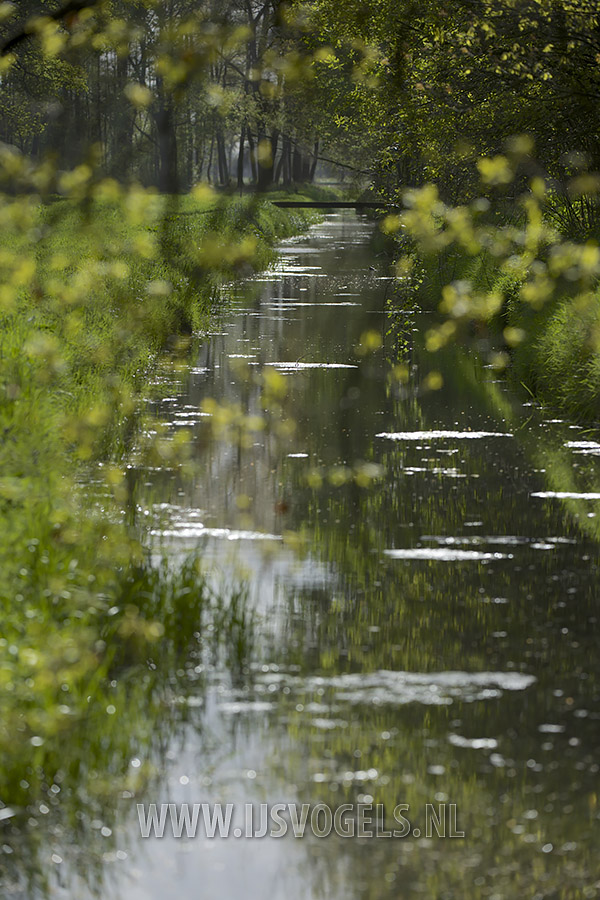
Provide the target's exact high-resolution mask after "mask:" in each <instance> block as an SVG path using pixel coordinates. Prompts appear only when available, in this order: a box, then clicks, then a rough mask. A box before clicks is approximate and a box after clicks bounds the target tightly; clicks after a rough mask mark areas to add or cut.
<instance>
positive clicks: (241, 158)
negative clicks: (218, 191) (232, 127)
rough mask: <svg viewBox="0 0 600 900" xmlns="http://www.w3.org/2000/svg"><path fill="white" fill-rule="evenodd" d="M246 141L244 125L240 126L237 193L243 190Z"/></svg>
mask: <svg viewBox="0 0 600 900" xmlns="http://www.w3.org/2000/svg"><path fill="white" fill-rule="evenodd" d="M245 140H246V123H245V122H244V124H243V125H242V130H241V132H240V149H239V153H238V158H237V186H238V190H239V191H243V190H244V141H245Z"/></svg>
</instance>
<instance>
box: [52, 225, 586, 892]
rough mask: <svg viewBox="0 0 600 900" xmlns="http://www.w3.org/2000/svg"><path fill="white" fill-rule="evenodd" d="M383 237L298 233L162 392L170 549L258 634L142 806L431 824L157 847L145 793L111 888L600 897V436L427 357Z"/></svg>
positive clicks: (468, 366)
mask: <svg viewBox="0 0 600 900" xmlns="http://www.w3.org/2000/svg"><path fill="white" fill-rule="evenodd" d="M371 232H372V225H370V224H369V223H368V222H366V221H364V220H358V219H356V218H355V217H354V216H351V215H344V216H341V215H332V216H329V217H328V218H327V219H326V220H325V222H324V223H322V224H320V225H318V226H315V227H313V228H312V230H311V231H310V233H309V234H308V236H306V237H302V238H300V239H296V240H293V241H290V242H286V243H285V244H283V245H282V247H281V256H280V261H279V263H278V265H277V266H276V267H275V268H274V269H273V271H271V272H268V273H267V274H263V275H261V276H260V277H258V278H256V279H254V280H252V281H250V282H247V283H245V284H243V285H241V286H240V285H238V286H235V287H233V288H231V295H232V299H231V306H230V308H228V309H227V311H226V313H225V314H224V317H223V319H222V321H220V322H216V323H215V325H214V326H213V332H214V333H213V335H212V336H211V338H210V340H209V341H208V342H205V343H203V344H202V345H201V348H200V350H199V351H198V354H197V359H196V360H195V361H194V365H193V368H192V370H191V373H190V372H185V371H184V372H181V371H180V372H176V373H174V374H171V375H168V376H167V375H165V377H164V379H163V381H162V382H161V385H160V392H162V399H160V400H159V401H157V402H156V404H155V406H156V410H157V414H158V416H159V418H162V419H163V420H165V421H167V422H170V423H171V426H170V430H169V433H170V435H171V437H172V438H175V437H176V435H177V433H178V432H179V431H180V430H181V427H182V426H184V425H185V426H186V427H187V428H188V429H189V437H186V438H185V442H184V443H186V445H187V446H188V448H189V450H190V466H189V472H188V474H187V475H181V474H176V473H175V472H173V471H172V470H164V471H161V470H160V469H157V470H152V471H149V472H145V473H143V476H142V478H141V480H140V488H139V496H138V503H139V507H140V511H141V512H142V513H143V512H146V513H147V515H146V519H147V520H148V523H149V525H148V528H149V531H151V532H152V536H151V539H152V540H153V542H154V544H155V545H156V547H157V551H158V550H159V549H160V548H162V549H163V550H166V551H167V552H168V553H169V555H170V557H171V559H172V560H173V565H177V564H178V560H180V559H181V558H182V556H183V555H184V554H185V553H187V552H188V551H195V550H198V549H201V551H202V555H203V558H204V560H205V562H206V565H207V566H208V567H209V568H210V569H211V571H213V572H215V573H220V574H215V576H214V577H215V581H217V582H218V581H219V579H221V580H222V581H228V582H232V581H235V580H236V579H238V578H243V579H244V580H245V582H246V583H247V585H248V591H249V597H250V600H251V603H252V605H253V607H254V608H255V609H256V611H257V619H256V623H255V634H254V653H253V656H252V659H251V661H250V662H249V665H248V669H247V671H246V672H244V673H242V674H241V676H240V677H239V678H238V679H231V678H230V677H225V675H217V676H216V677H213V678H212V680H211V686H210V687H209V689H208V692H207V693H203V694H202V695H201V696H200V694H198V695H196V694H195V692H194V685H193V684H190V685H189V688H188V690H187V691H186V694H185V697H183V698H179V701H178V702H181V703H184V704H185V705H186V706H187V707H189V723H188V725H186V726H185V727H184V728H183V730H182V731H181V730H180V731H179V732H178V737H177V740H174V739H173V740H167V739H165V740H166V743H165V746H164V747H163V751H164V752H163V753H162V755H161V756H160V757H159V758H155V759H153V764H154V765H156V767H157V768H156V773H155V775H156V777H155V780H154V782H153V783H154V787H153V788H152V789H151V790H149V791H148V795H147V796H145V797H143V798H141V799H143V800H144V802H146V803H150V802H155V803H162V802H173V803H180V802H187V803H190V804H192V803H212V802H220V803H223V804H225V803H234V804H235V805H236V806H235V810H236V812H235V815H234V819H235V822H234V823H233V824H241V822H240V821H239V820H238V816H242V810H243V807H244V804H248V803H254V804H257V805H258V804H261V803H265V804H274V803H285V804H287V803H298V804H303V803H305V804H311V805H312V804H316V803H324V804H326V805H328V806H329V807H330V808H331V809H332V810H333V811H335V809H337V808H339V807H340V805H341V804H343V803H348V804H352V805H353V807H352V810H351V811H350V813H349V815H350V817H351V816H353V815H357V814H358V813H357V806H356V805H357V804H366V805H370V804H374V805H376V804H382V805H383V808H384V810H385V815H386V821H387V823H388V825H390V822H391V827H394V823H393V821H392V820H393V811H394V808H395V807H396V805H397V804H402V803H404V804H409V805H410V811H409V812H406V813H405V815H406V816H407V817H408V818H409V819H410V821H411V825H412V830H413V833H411V834H410V835H408V836H406V837H403V838H400V837H361V838H359V837H339V836H337V835H331V836H329V837H326V838H324V837H323V838H319V837H317V836H315V835H311V834H307V835H305V837H304V838H302V839H295V838H294V837H293V836H292V835H291V834H289V833H288V834H287V835H286V836H285V837H283V838H274V837H268V836H266V837H263V838H255V839H246V838H244V837H242V838H235V837H233V836H230V837H229V838H227V839H224V838H223V839H220V838H214V839H210V838H207V837H206V836H205V834H204V833H202V829H200V830H201V833H200V834H199V835H198V836H196V837H195V838H194V839H190V840H185V839H180V840H177V839H174V838H173V837H172V836H166V837H164V838H162V839H157V838H155V837H154V838H149V839H147V840H143V839H142V838H141V837H140V830H139V825H138V818H137V813H136V811H135V808H134V805H135V802H136V801H137V800H139V799H140V798H128V797H127V796H126V797H125V798H124V799H122V800H120V801H119V803H120V809H121V812H120V825H118V826H117V828H116V832H115V833H116V839H115V847H119V846H121V847H122V848H126V852H125V850H123V852H122V853H121V854H120V857H119V856H115V855H114V854H113V855H109V856H107V858H106V860H105V864H106V867H107V868H108V869H110V873H109V880H110V884H111V887H110V890H108V889H106V888H105V889H104V890H103V891H101V893H103V894H104V896H111V897H112V896H119V895H122V896H123V897H127V898H128V900H138V898H140V900H141V898H162V897H166V896H168V897H175V896H177V897H180V898H185V900H192V898H205V897H206V898H212V897H226V898H229V897H231V898H233V897H246V898H248V900H254V898H256V900H258V898H261V900H262V898H264V897H269V898H273V900H275V898H284V897H285V898H294V900H295V898H298V900H300V898H303V900H306V898H321V897H322V898H331V900H338V898H344V900H346V898H357V900H358V898H360V900H366V898H377V900H384V898H390V900H391V898H396V897H412V896H415V897H418V896H424V897H428V898H429V897H431V898H432V897H436V898H479V897H489V898H492V900H499V898H513V897H531V898H546V897H565V898H567V897H569V898H571V897H572V898H575V897H595V896H598V895H599V894H600V880H599V879H600V865H599V864H598V861H597V860H598V849H597V848H598V825H599V822H598V818H599V810H598V801H597V791H598V783H599V778H598V773H599V764H600V757H599V750H600V707H599V703H598V700H599V684H598V675H599V672H600V662H599V657H598V640H597V635H598V630H597V627H598V626H597V617H598V609H597V606H598V599H597V578H598V544H597V540H596V536H597V525H596V522H597V519H596V512H597V511H598V510H599V507H600V504H599V503H598V500H597V499H594V498H593V497H589V496H585V495H586V494H587V495H589V494H590V493H595V490H597V488H596V489H595V487H594V486H595V485H598V484H600V478H598V470H597V462H598V459H597V457H598V454H600V447H599V446H598V445H595V442H594V440H593V437H590V436H589V435H586V434H582V432H581V430H579V429H576V428H574V427H572V426H569V424H568V423H561V422H549V421H547V419H546V418H545V417H544V415H543V413H542V412H541V411H540V410H537V409H535V408H534V407H533V406H531V405H530V404H525V405H523V402H522V399H521V400H517V399H515V398H514V397H512V396H511V395H510V393H509V392H508V391H507V389H506V387H505V386H504V385H503V384H501V383H499V382H498V380H497V376H496V375H495V374H494V371H493V370H491V369H486V368H485V367H483V366H482V364H481V363H480V362H478V361H477V358H476V357H475V355H474V354H471V355H470V354H469V353H467V352H466V351H465V352H463V351H461V352H458V351H451V352H449V353H448V354H446V355H444V356H443V357H441V358H439V359H438V358H437V357H436V358H435V359H433V360H432V359H429V358H427V356H426V354H425V352H424V351H423V349H422V344H423V332H424V331H425V330H426V328H427V316H426V315H425V314H424V313H420V312H418V311H417V310H416V300H415V298H414V297H411V296H410V294H407V295H406V296H404V297H398V295H397V292H396V290H395V288H394V284H393V283H392V280H391V278H390V276H389V272H388V271H387V269H386V266H385V264H384V262H382V261H381V260H380V259H377V258H376V257H375V255H374V254H373V251H372V250H371V249H370V246H369V240H370V236H371ZM392 301H393V304H392V306H390V303H391V302H392ZM368 335H370V337H368ZM378 340H379V341H380V342H381V343H382V346H381V347H380V348H377V343H378ZM361 341H362V346H361ZM369 342H370V345H371V346H372V347H373V348H374V349H373V350H372V352H368V353H363V352H362V351H363V350H364V349H365V345H366V344H369ZM276 363H278V364H282V363H285V364H286V365H274V364H276ZM290 364H293V365H290ZM324 364H326V365H324ZM398 365H400V366H403V367H405V368H403V369H402V370H401V371H400V370H397V372H398V374H399V376H401V377H399V378H395V377H392V378H390V373H391V372H392V370H393V369H394V367H396V366H398ZM431 370H435V372H436V373H438V372H439V373H441V376H442V380H443V387H442V388H441V389H438V390H432V389H431V388H432V387H437V386H438V385H439V380H440V379H439V377H438V376H437V375H434V376H433V377H431V374H430V373H431ZM265 372H271V373H273V372H279V373H280V377H279V378H278V377H277V375H272V374H271V375H266V380H265V375H264V373H265ZM404 373H408V380H407V381H405V380H403V379H404V377H405V375H404ZM207 398H214V399H215V400H216V401H217V402H218V403H219V404H225V405H227V406H228V410H229V411H228V412H219V411H217V412H215V411H214V410H212V412H213V415H212V416H211V415H206V412H207V411H208V412H211V408H210V407H203V406H202V404H203V403H204V401H205V400H206V399H207ZM264 405H266V406H267V408H268V409H267V413H266V419H267V421H266V426H265V427H264V428H263V429H262V430H261V429H260V428H259V427H258V424H257V422H255V421H254V417H260V416H264V410H263V406H264ZM201 413H202V414H201ZM242 416H246V417H248V416H250V417H251V419H250V421H248V420H247V419H246V422H245V426H251V427H250V428H248V427H243V428H242V429H241V432H240V430H239V429H238V428H237V425H236V423H239V421H240V419H241V417H242ZM215 420H219V421H221V422H222V423H223V427H225V425H226V424H228V427H229V429H230V431H229V433H228V434H223V435H222V437H224V438H226V439H223V440H218V439H216V438H215V436H214V431H213V428H212V425H211V422H214V421H215ZM290 420H293V422H294V423H295V425H294V426H293V430H292V426H291V425H290V424H289V422H290ZM232 423H233V424H232ZM232 429H233V430H232ZM236 429H237V430H236ZM240 434H241V438H240V439H239V440H237V439H233V440H231V439H230V438H232V437H233V438H235V437H236V435H237V436H239V435H240ZM196 464H197V465H196ZM556 492H563V493H565V492H566V493H568V494H569V495H571V496H568V497H556V496H547V495H548V494H552V493H556ZM540 495H541V496H540ZM167 717H168V712H165V720H166V719H167ZM107 752H109V751H107ZM143 753H144V748H143V745H140V753H139V755H140V757H143ZM142 761H143V760H142ZM426 804H433V805H434V808H435V810H436V811H437V812H439V813H440V814H442V813H441V812H440V811H443V810H444V809H445V811H446V813H445V814H446V815H449V812H448V810H449V804H456V810H457V823H456V826H457V828H456V830H458V831H461V832H464V837H455V838H451V837H449V836H448V835H447V836H446V837H441V836H438V835H437V834H436V832H435V830H434V831H432V835H431V837H426V836H424V835H425V832H426V830H427V815H428V813H427V809H426ZM440 804H441V806H440ZM444 804H446V806H445V807H444ZM447 824H448V823H447ZM415 828H417V829H419V830H420V831H421V832H422V833H421V835H420V836H419V837H417V835H416V833H414V829H415ZM167 831H168V829H167ZM113 838H114V836H113ZM78 890H79V889H76V888H74V887H72V886H71V885H70V884H66V885H65V886H64V888H63V891H64V893H63V891H61V896H63V895H64V896H69V897H75V896H81V895H82V894H81V893H78ZM81 890H83V888H82V889H81Z"/></svg>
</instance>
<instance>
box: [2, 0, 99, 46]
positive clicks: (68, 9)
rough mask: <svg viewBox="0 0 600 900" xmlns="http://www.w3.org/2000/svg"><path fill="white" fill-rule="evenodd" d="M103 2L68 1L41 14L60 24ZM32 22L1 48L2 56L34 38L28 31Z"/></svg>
mask: <svg viewBox="0 0 600 900" xmlns="http://www.w3.org/2000/svg"><path fill="white" fill-rule="evenodd" d="M100 2H101V0H68V2H67V3H64V4H63V5H62V6H60V7H59V8H58V9H55V10H54V12H43V11H42V10H40V14H43V15H45V16H46V17H47V18H48V19H52V20H53V21H54V22H60V21H61V19H65V18H66V17H67V16H70V15H73V13H78V12H81V10H82V9H88V8H89V7H91V6H97V5H99V3H100ZM29 21H31V17H30V18H29V19H28V20H27V22H25V24H24V25H23V26H22V27H21V29H20V30H19V31H17V32H16V33H15V34H13V35H12V37H10V38H8V40H6V41H5V42H4V44H2V45H1V46H0V56H5V55H6V54H7V53H11V52H12V51H13V50H14V49H15V48H16V47H18V46H19V45H20V44H22V43H24V42H25V41H27V40H29V38H31V37H33V32H31V31H29V30H28V27H27V25H28V22H29Z"/></svg>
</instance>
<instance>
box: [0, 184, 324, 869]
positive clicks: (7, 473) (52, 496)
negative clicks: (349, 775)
mask: <svg viewBox="0 0 600 900" xmlns="http://www.w3.org/2000/svg"><path fill="white" fill-rule="evenodd" d="M309 221H310V214H308V215H307V214H306V213H304V214H302V213H294V214H290V212H289V211H283V210H278V209H276V208H275V207H273V206H272V205H271V204H270V203H268V202H266V201H263V200H261V199H259V198H244V199H234V198H226V199H219V198H218V197H215V196H214V195H209V194H208V193H201V192H199V193H197V194H196V196H192V197H187V198H184V199H183V200H182V201H175V200H174V199H170V198H166V199H163V198H159V197H157V196H154V195H149V194H147V193H143V192H141V191H137V190H135V189H132V190H130V191H126V192H122V191H121V190H120V189H119V188H117V187H116V186H115V185H113V184H112V183H108V184H103V185H100V186H99V187H98V190H97V191H96V192H95V194H94V195H93V196H91V197H90V195H89V191H88V192H86V197H85V198H81V200H80V201H79V200H77V198H74V199H73V200H69V201H67V200H57V201H55V202H52V203H49V204H41V203H40V202H39V200H37V199H36V198H35V197H33V196H29V197H25V198H22V197H21V198H8V197H5V198H3V202H2V204H1V205H0V224H2V226H3V235H4V240H3V249H2V251H1V254H0V269H1V275H2V282H1V285H0V428H1V429H2V435H3V440H2V444H1V447H0V529H1V532H2V535H3V541H2V544H1V545H0V598H1V616H2V620H1V621H2V628H1V632H0V759H1V760H2V762H1V764H0V798H1V799H0V820H1V822H2V826H3V829H4V839H5V846H8V847H9V850H10V853H9V851H6V853H7V854H8V855H5V856H2V859H4V860H5V862H6V866H5V871H6V872H9V871H10V872H12V873H13V875H11V876H10V878H13V880H14V879H17V881H18V870H19V866H18V865H17V866H16V868H15V861H16V859H17V856H18V855H19V854H18V852H17V847H18V846H20V844H19V840H20V838H19V835H20V834H21V827H22V825H23V824H24V823H27V822H29V825H28V826H27V830H28V831H29V832H31V833H33V834H35V833H36V829H37V832H40V833H41V831H42V830H43V829H42V828H41V827H38V826H41V824H42V823H43V822H44V821H47V820H45V819H44V816H45V815H48V818H49V819H53V821H54V824H55V825H56V823H57V821H58V819H57V816H58V818H59V819H60V816H59V813H58V810H59V808H62V805H63V804H62V802H63V800H65V799H66V798H69V797H70V798H71V804H70V805H68V804H67V807H66V809H67V811H68V816H70V817H71V819H72V817H73V816H74V814H75V808H74V806H73V803H74V802H75V799H74V798H76V796H78V797H79V799H80V802H81V805H82V806H85V805H86V801H84V800H82V799H81V798H82V796H85V797H87V798H88V800H89V803H88V804H87V805H88V807H89V808H90V809H91V811H92V812H91V813H90V816H91V818H94V815H93V814H92V813H93V809H94V806H95V805H96V806H97V805H98V804H100V805H101V803H102V799H101V798H102V797H103V796H104V794H105V793H106V791H107V790H110V791H111V792H112V794H113V796H114V791H115V784H116V783H117V780H119V779H120V780H122V781H123V783H133V781H132V778H133V775H136V778H137V777H138V776H139V775H140V772H134V773H132V772H131V770H130V768H129V761H130V759H131V757H132V755H134V754H135V749H136V747H139V746H140V745H141V744H143V743H144V741H145V740H146V738H147V737H148V735H149V733H150V732H151V731H152V721H155V720H157V719H158V718H159V717H160V716H163V715H164V708H163V706H162V701H161V699H160V697H161V696H162V694H164V691H165V690H166V689H167V688H168V690H169V691H172V690H173V689H174V688H175V681H176V678H175V675H174V673H175V672H176V671H185V672H187V671H188V669H189V667H190V666H191V667H192V669H191V671H193V667H195V666H197V665H198V660H199V656H200V654H201V652H202V648H203V647H204V646H205V643H206V642H204V641H203V635H204V632H205V630H206V629H208V630H210V631H211V634H212V635H213V638H211V641H214V640H217V641H218V640H220V639H223V641H224V643H225V644H226V645H227V646H228V648H229V657H230V662H231V664H232V665H235V666H238V667H239V666H241V665H242V664H243V658H244V655H245V653H246V650H247V642H246V632H247V631H248V629H247V625H248V620H247V614H246V612H245V607H244V604H243V598H240V597H239V596H238V597H237V598H236V597H233V598H230V599H231V600H232V602H228V603H226V604H225V605H224V602H223V598H218V597H216V596H215V595H214V594H213V593H212V592H211V591H210V590H209V589H208V587H207V585H206V583H205V581H204V579H203V577H202V575H201V573H200V571H199V569H198V567H197V565H196V563H190V564H189V565H186V566H184V567H183V569H182V570H181V571H177V572H172V571H169V570H168V569H167V568H166V567H162V568H159V569H156V568H155V567H151V566H150V565H149V564H148V561H147V558H146V553H145V550H144V548H143V547H142V546H141V545H140V543H139V540H138V535H137V534H136V533H135V531H134V530H132V529H131V528H129V527H128V525H127V523H126V518H127V516H126V511H127V505H128V481H127V470H126V465H125V463H126V459H127V452H128V448H129V447H130V445H131V442H132V441H133V439H134V437H135V435H136V432H137V427H138V421H137V417H138V409H139V406H140V404H139V402H138V398H139V396H140V392H141V391H142V389H143V388H144V387H145V385H146V383H147V379H148V376H149V374H150V373H151V372H152V371H153V367H154V366H155V363H156V361H157V358H158V355H159V354H160V353H161V351H162V350H164V349H165V348H166V347H171V348H172V349H173V352H174V353H176V352H178V350H179V349H181V348H183V349H184V350H185V347H186V335H190V334H191V333H192V332H193V331H194V330H196V329H198V328H200V327H202V326H203V325H205V324H206V321H207V317H208V316H209V314H210V311H211V306H212V305H213V303H214V302H215V297H216V295H217V288H218V285H219V283H221V282H222V281H223V280H228V279H231V278H232V277H235V276H236V275H240V274H245V273H248V272H250V271H252V270H253V269H256V268H260V267H263V266H264V265H266V264H267V263H268V262H269V260H270V259H271V258H272V256H273V249H272V248H273V245H274V243H275V241H276V240H277V239H279V238H282V237H285V236H289V235H291V234H293V233H295V232H297V231H299V230H302V229H303V228H304V227H306V225H307V224H308V222H309ZM148 452H149V453H151V454H152V455H153V460H154V462H155V464H159V465H160V464H164V465H169V464H171V465H172V464H174V458H173V457H174V454H175V455H176V454H177V442H176V441H175V442H172V443H170V444H167V443H166V442H161V441H160V440H158V441H157V442H156V443H155V444H154V445H153V446H151V447H149V448H148ZM99 460H102V461H103V465H102V467H100V469H98V467H95V469H94V471H95V473H96V474H95V478H96V479H97V478H98V475H97V473H98V471H101V472H102V473H103V475H102V479H103V480H102V484H96V485H94V495H95V496H96V497H97V498H98V497H100V498H101V503H99V502H93V500H92V499H91V498H90V496H89V490H88V482H87V479H88V472H89V467H90V465H91V464H92V463H95V462H98V461H99ZM175 462H176V460H175ZM219 636H220V637H219ZM232 648H234V649H232ZM234 650H235V652H234ZM152 659H154V660H156V663H157V664H158V665H156V666H155V665H153V666H151V667H150V669H149V668H148V667H147V665H146V663H147V662H148V661H149V660H152ZM140 664H142V665H141V668H140ZM173 679H175V681H174V680H173ZM113 723H114V724H113ZM107 741H108V744H107ZM109 744H110V754H109V757H110V759H109V761H108V762H107V756H106V747H107V746H108V745H109ZM134 780H135V779H134ZM138 780H139V779H138ZM40 804H41V805H40ZM40 809H42V814H40ZM44 809H46V810H49V811H50V812H51V813H52V815H49V814H48V813H44ZM87 814H88V813H87V812H86V816H87ZM96 818H102V816H100V815H99V814H98V815H97V816H96ZM82 821H83V820H81V821H80V822H76V821H75V820H74V819H72V821H71V824H70V825H69V826H68V827H67V825H65V824H64V823H63V826H64V827H65V828H66V831H65V840H66V841H67V843H68V842H69V841H71V842H73V841H74V840H75V841H76V839H75V838H73V830H75V831H76V830H77V828H76V826H77V827H79V826H80V825H81V824H82ZM63 826H61V827H63ZM69 829H71V830H70V832H69ZM67 832H69V834H67ZM27 853H28V854H29V853H31V845H28V849H27ZM15 854H16V855H15ZM59 855H60V854H59ZM0 866H2V862H1V860H0ZM27 868H28V869H29V872H30V873H31V874H32V877H35V878H37V877H38V875H39V877H40V878H41V879H42V880H43V873H36V870H35V866H33V865H29V866H28V867H27ZM15 872H16V873H17V874H14V873H15ZM13 876H14V877H13ZM9 880H10V879H9Z"/></svg>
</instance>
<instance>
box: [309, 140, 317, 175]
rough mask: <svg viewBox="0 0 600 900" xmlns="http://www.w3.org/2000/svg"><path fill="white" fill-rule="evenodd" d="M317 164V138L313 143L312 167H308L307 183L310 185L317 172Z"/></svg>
mask: <svg viewBox="0 0 600 900" xmlns="http://www.w3.org/2000/svg"><path fill="white" fill-rule="evenodd" d="M318 164H319V140H318V138H317V140H316V141H315V146H314V148H313V161H312V165H311V167H310V173H309V181H310V183H311V184H312V183H313V181H314V180H315V172H316V171H317V166H318Z"/></svg>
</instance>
